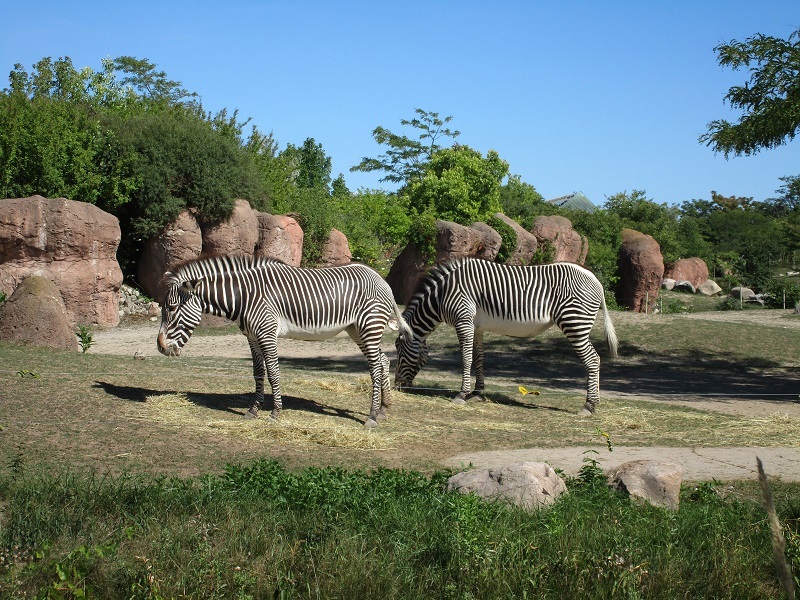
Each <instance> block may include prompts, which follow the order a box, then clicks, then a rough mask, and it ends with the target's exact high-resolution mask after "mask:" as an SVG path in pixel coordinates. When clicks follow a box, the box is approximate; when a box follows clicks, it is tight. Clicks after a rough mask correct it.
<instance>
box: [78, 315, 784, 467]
mask: <svg viewBox="0 0 800 600" xmlns="http://www.w3.org/2000/svg"><path fill="white" fill-rule="evenodd" d="M785 314H786V313H784V312H782V311H741V312H739V311H735V312H725V313H722V312H720V313H696V314H688V315H680V317H678V318H683V319H706V320H726V321H733V322H744V323H757V324H759V325H760V326H763V327H779V328H788V329H793V330H797V333H798V336H799V339H800V319H786V318H784V317H785ZM614 318H615V321H617V322H621V321H622V320H623V319H624V320H625V321H626V322H633V323H635V322H637V321H644V320H646V319H648V318H652V316H647V315H638V314H631V313H618V314H615V317H614ZM661 318H670V317H667V316H665V317H661ZM158 327H159V323H158V322H152V321H149V320H144V319H127V320H125V321H123V323H121V324H120V325H119V326H118V327H114V328H109V329H103V330H98V331H96V332H95V338H94V339H95V345H94V346H92V352H95V353H100V354H117V355H130V356H133V355H134V354H136V353H138V354H139V355H142V356H146V357H159V359H161V357H160V355H159V353H158V351H157V349H156V344H155V339H156V335H157V332H158ZM279 348H280V355H281V356H282V357H285V358H313V357H318V356H333V357H336V358H338V359H344V360H348V359H350V358H351V359H352V360H353V361H360V360H363V359H362V357H361V354H360V352H359V350H358V348H357V347H356V346H355V344H353V342H352V341H350V340H349V338H347V336H346V335H345V334H341V335H340V336H337V337H336V338H334V339H332V340H326V341H321V342H302V341H295V340H280V342H279ZM384 350H385V352H386V353H387V355H389V357H390V359H391V360H392V361H394V357H395V354H394V347H393V345H392V344H385V348H384ZM184 356H188V357H194V356H221V357H229V358H243V359H249V357H250V351H249V348H248V345H247V342H246V340H245V338H244V336H242V335H241V334H240V333H238V332H232V333H230V334H223V335H219V334H215V335H196V336H194V337H193V338H192V340H191V341H190V343H189V344H188V345H187V346H186V348H185V349H184ZM165 360H166V359H165ZM657 370H658V369H656V371H657ZM649 375H652V380H653V381H654V382H657V383H654V384H652V385H651V386H650V387H648V384H647V381H649V379H648V377H649ZM773 375H774V374H771V375H766V376H773ZM543 377H546V376H543ZM632 377H635V378H636V379H638V380H640V381H641V382H644V383H639V384H638V388H637V389H633V390H632V391H626V390H630V388H631V386H630V382H631V378H632ZM773 379H774V382H773V384H772V387H770V389H771V390H774V391H775V392H783V395H782V396H781V397H780V399H779V400H772V399H770V397H761V398H752V399H749V398H748V397H747V394H741V397H739V398H736V399H735V401H733V400H731V398H730V394H727V395H726V396H725V397H724V398H722V397H720V398H719V399H715V398H714V397H709V396H708V395H706V394H698V395H697V396H696V397H687V399H684V400H676V399H675V398H670V399H669V402H671V403H673V404H685V405H689V406H692V407H694V408H698V409H702V410H709V411H718V412H724V413H727V414H735V415H743V416H754V415H768V414H780V415H788V416H789V417H791V418H800V386H798V382H797V378H796V374H793V375H791V376H787V377H780V376H773ZM575 383H576V386H578V387H579V386H580V385H582V382H581V381H577V382H575ZM721 383H722V382H721V381H718V382H715V381H712V382H711V384H710V385H718V384H721ZM728 387H729V388H730V386H728ZM604 388H605V389H608V390H609V391H610V392H611V393H613V394H614V395H615V396H620V397H625V396H628V397H632V398H636V399H640V400H649V401H653V402H664V401H666V400H665V397H664V386H663V374H661V373H655V372H654V373H652V374H648V373H647V370H646V369H644V370H640V371H637V372H636V373H635V374H633V375H632V373H631V367H628V368H627V370H626V369H625V368H623V367H614V366H613V365H611V366H610V368H608V369H607V370H606V372H605V373H604ZM576 389H578V388H577V387H576ZM795 392H796V393H797V394H798V396H797V397H794V396H791V397H790V396H789V395H788V394H789V393H795ZM591 450H593V451H596V452H597V453H596V454H595V453H594V452H592V453H591V454H589V455H587V454H585V452H587V451H591ZM586 456H590V457H591V458H593V459H595V460H597V461H598V463H599V464H600V465H601V466H602V467H603V468H605V469H608V468H611V467H614V466H616V465H618V464H620V463H623V462H626V461H629V460H639V459H658V460H667V461H671V462H675V463H677V464H679V465H681V467H682V468H683V470H684V479H685V480H687V481H703V480H711V479H718V480H723V481H724V480H733V479H752V478H754V477H755V470H756V457H760V458H761V460H762V461H763V462H764V465H765V468H766V469H767V473H768V474H769V475H770V476H772V477H776V478H781V479H783V480H786V481H800V448H750V447H737V448H666V447H619V446H618V447H616V448H615V449H614V451H613V452H611V453H610V452H608V450H607V449H606V448H605V447H598V448H577V447H569V448H526V449H519V450H513V451H503V452H500V451H489V452H474V453H467V454H461V455H457V456H452V457H445V458H443V459H442V460H441V462H442V464H443V465H445V466H451V467H459V466H462V465H469V464H472V465H474V466H475V467H487V466H494V465H499V464H507V463H509V462H519V461H543V462H548V463H550V464H553V465H557V466H558V467H559V468H561V469H563V470H564V471H565V472H566V473H568V474H571V475H574V474H577V472H578V470H579V469H580V467H581V466H582V464H583V460H584V458H585V457H586Z"/></svg>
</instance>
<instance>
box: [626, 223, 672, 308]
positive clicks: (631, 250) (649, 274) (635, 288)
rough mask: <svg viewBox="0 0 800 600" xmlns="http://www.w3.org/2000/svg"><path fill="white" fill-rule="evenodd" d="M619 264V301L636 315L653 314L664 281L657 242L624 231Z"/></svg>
mask: <svg viewBox="0 0 800 600" xmlns="http://www.w3.org/2000/svg"><path fill="white" fill-rule="evenodd" d="M617 264H618V266H619V278H620V280H619V287H618V290H617V301H618V302H619V303H620V305H622V306H626V307H627V308H629V309H630V310H632V311H634V312H649V311H651V310H652V308H653V305H654V303H655V301H656V299H657V298H658V292H659V289H660V287H661V281H662V280H663V279H664V258H663V257H662V256H661V248H660V247H659V245H658V242H656V241H655V240H654V239H653V238H652V237H651V236H649V235H645V234H644V233H641V232H639V231H635V230H633V229H623V230H622V246H621V247H620V250H619V259H618V263H617ZM648 299H649V303H650V304H649V306H648V304H647V302H648Z"/></svg>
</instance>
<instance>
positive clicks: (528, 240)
mask: <svg viewBox="0 0 800 600" xmlns="http://www.w3.org/2000/svg"><path fill="white" fill-rule="evenodd" d="M494 218H495V219H499V220H500V221H502V222H503V223H505V224H506V225H508V226H509V227H511V229H513V230H514V233H516V234H517V246H516V247H515V248H514V251H513V252H512V253H511V255H510V256H509V257H508V258H507V259H506V263H505V264H507V265H528V264H530V263H531V259H533V255H534V254H535V253H536V250H537V248H538V247H539V242H538V240H537V239H536V236H535V235H533V234H532V233H531V232H530V231H526V230H525V228H524V227H522V225H520V224H519V223H517V222H516V221H515V220H514V219H512V218H510V217H507V216H506V215H504V214H503V213H495V215H494Z"/></svg>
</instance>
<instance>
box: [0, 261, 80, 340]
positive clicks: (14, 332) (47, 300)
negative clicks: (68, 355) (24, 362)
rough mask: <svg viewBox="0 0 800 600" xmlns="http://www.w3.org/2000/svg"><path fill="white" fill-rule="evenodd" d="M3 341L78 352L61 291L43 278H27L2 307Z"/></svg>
mask: <svg viewBox="0 0 800 600" xmlns="http://www.w3.org/2000/svg"><path fill="white" fill-rule="evenodd" d="M0 339H3V340H9V341H14V342H24V343H28V344H33V345H35V346H48V347H50V348H60V349H64V350H77V349H78V338H77V337H76V335H75V332H74V331H73V329H72V327H71V323H70V319H69V317H68V315H67V309H66V306H65V305H64V300H63V299H62V298H61V292H59V290H58V287H57V286H56V284H55V283H53V282H52V281H50V280H49V279H46V278H44V277H39V276H38V275H32V276H31V277H26V278H25V279H24V280H22V282H21V283H20V284H19V285H18V286H17V288H16V289H15V290H14V293H13V294H11V297H10V298H8V299H7V300H6V301H5V302H3V303H2V304H0Z"/></svg>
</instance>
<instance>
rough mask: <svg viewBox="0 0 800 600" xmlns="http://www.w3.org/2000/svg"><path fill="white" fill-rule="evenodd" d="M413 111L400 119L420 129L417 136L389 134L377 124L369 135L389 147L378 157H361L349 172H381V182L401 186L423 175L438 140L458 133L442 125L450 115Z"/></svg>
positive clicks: (453, 136)
mask: <svg viewBox="0 0 800 600" xmlns="http://www.w3.org/2000/svg"><path fill="white" fill-rule="evenodd" d="M414 112H415V113H416V114H417V116H416V117H414V118H413V119H410V120H408V119H401V120H400V124H401V125H404V126H410V127H413V128H415V129H417V130H419V133H418V135H417V138H416V139H413V138H410V137H408V136H405V135H399V134H396V133H392V132H391V131H389V130H388V129H386V128H385V127H380V126H378V127H376V128H375V129H374V130H373V131H372V137H373V138H374V139H375V141H376V142H378V144H380V145H382V146H383V145H386V146H388V147H389V149H388V150H387V151H386V153H385V154H381V155H380V156H378V158H366V157H365V158H362V159H361V162H360V163H358V164H357V165H355V166H354V167H350V171H360V172H364V173H369V172H372V171H384V172H385V173H386V175H385V176H384V177H382V178H381V181H388V182H391V183H400V184H404V185H407V184H409V183H410V182H411V181H413V180H415V179H419V178H420V177H422V175H423V174H424V172H425V165H426V164H427V163H429V162H430V160H431V158H432V157H433V155H434V153H435V152H436V151H437V150H440V149H441V148H442V146H441V145H440V144H439V143H438V141H439V140H440V139H441V138H446V137H449V138H453V139H455V138H456V137H458V136H459V135H461V132H460V131H456V130H452V129H450V128H448V127H445V125H446V124H447V123H449V122H450V121H452V120H453V117H452V116H449V117H445V118H444V119H441V118H440V117H439V113H435V112H428V111H425V110H422V109H421V108H417V109H416V110H415V111H414Z"/></svg>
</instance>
